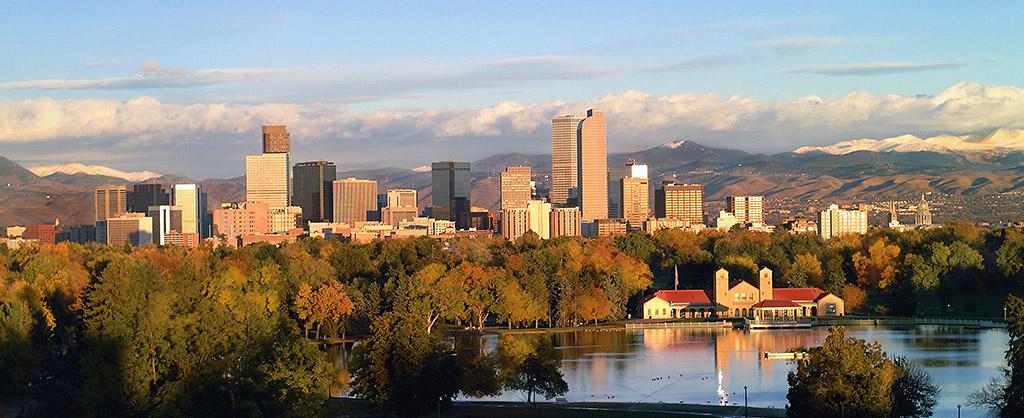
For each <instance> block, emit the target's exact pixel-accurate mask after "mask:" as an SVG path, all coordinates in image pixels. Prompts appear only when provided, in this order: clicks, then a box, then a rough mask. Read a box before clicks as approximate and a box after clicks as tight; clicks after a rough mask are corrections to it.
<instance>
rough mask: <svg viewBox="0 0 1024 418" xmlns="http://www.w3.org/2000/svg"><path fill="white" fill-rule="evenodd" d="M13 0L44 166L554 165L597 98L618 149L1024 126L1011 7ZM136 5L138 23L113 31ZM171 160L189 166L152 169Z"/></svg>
mask: <svg viewBox="0 0 1024 418" xmlns="http://www.w3.org/2000/svg"><path fill="white" fill-rule="evenodd" d="M4 7H5V9H4V12H5V14H6V15H8V16H13V17H16V18H15V19H12V25H10V26H8V27H5V28H3V29H0V33H2V34H4V35H6V36H7V37H8V38H9V39H14V40H16V41H15V42H11V43H10V44H11V45H12V48H11V51H10V55H9V57H10V59H9V60H7V61H6V62H5V63H4V64H0V125H4V126H6V127H8V128H7V129H5V130H3V131H0V144H3V146H4V149H5V152H4V154H5V156H6V157H8V158H11V159H13V160H16V161H19V162H23V163H25V164H26V165H27V166H42V165H53V164H68V163H85V164H98V165H104V166H108V167H113V168H117V169H119V170H123V171H141V170H152V171H156V172H160V173H165V174H176V175H188V176H189V177H194V178H196V179H202V178H224V177H227V176H228V174H229V173H235V172H238V170H237V168H238V167H242V166H244V161H243V158H242V157H241V156H242V155H252V154H256V153H258V152H259V147H260V144H258V143H257V144H253V143H251V141H247V140H246V138H248V137H251V135H252V134H253V133H254V132H258V129H259V128H258V127H259V126H260V125H264V124H285V125H288V126H290V127H292V129H293V130H294V132H293V136H294V139H295V141H297V142H298V143H300V144H302V147H298V148H297V149H300V151H299V152H297V153H296V155H294V157H295V158H294V160H295V161H310V160H314V159H326V160H330V161H335V162H336V163H337V164H338V166H339V167H351V168H369V167H374V166H379V165H382V164H386V165H394V166H399V167H406V168H413V167H419V166H422V165H424V164H426V163H427V162H429V161H437V160H442V159H458V160H472V159H475V158H480V157H483V156H485V155H487V153H488V152H490V151H503V152H510V151H516V152H525V153H544V152H545V149H547V148H549V144H548V143H547V129H546V125H547V121H549V120H550V118H551V117H552V115H559V114H567V113H575V114H582V113H583V112H584V111H585V110H586V109H588V108H599V109H603V110H604V111H605V113H606V116H607V117H608V118H609V119H610V120H617V121H619V122H620V123H618V124H617V125H616V126H610V127H609V133H608V143H609V151H611V152H621V151H624V150H634V149H642V148H645V147H651V146H654V145H657V144H660V143H664V142H669V141H674V140H678V139H686V140H693V141H698V142H701V143H705V144H707V145H709V146H720V147H729V148H738V149H743V150H746V151H752V152H778V151H785V150H792V149H795V148H797V147H799V146H803V145H825V144H829V143H833V142H836V141H840V140H846V139H857V138H862V137H869V138H877V137H888V136H896V135H900V134H915V135H930V134H937V133H951V134H963V133H972V132H979V131H984V130H990V129H995V128H999V127H1011V128H1013V127H1020V126H1021V125H1020V124H1021V122H1020V121H1021V120H1024V105H1022V104H1024V90H1022V89H1021V87H1020V86H1021V85H1022V84H1024V74H1021V73H1020V72H1019V71H1017V68H1019V66H1020V62H1019V58H1018V57H1020V56H1022V51H1021V48H1022V45H1024V43H1022V42H1020V40H1021V36H1022V35H1021V34H1020V33H1019V32H1018V31H1015V30H1013V27H1014V25H1013V22H1014V20H1013V16H1015V15H1019V14H1020V13H1019V12H1020V9H1021V6H1020V5H1018V4H1014V3H989V4H986V5H981V6H968V5H965V4H958V3H948V4H942V5H936V6H934V7H929V9H930V10H921V7H919V6H918V5H913V4H888V3H884V2H878V3H871V4H858V5H842V6H833V7H829V8H828V9H827V10H822V9H820V8H819V7H816V5H814V4H810V3H806V4H801V3H794V4H786V5H766V4H758V3H735V4H730V5H714V6H712V5H708V4H703V3H697V2H694V3H686V2H671V3H668V2H666V3H644V4H640V5H635V6H634V7H630V8H622V7H618V5H616V4H612V3H597V4H595V5H594V6H593V7H592V8H590V9H588V10H586V11H580V10H575V9H574V8H573V10H572V11H573V14H574V16H575V17H574V18H575V19H577V21H579V22H580V23H582V25H574V27H584V28H586V29H582V30H578V29H570V28H568V27H564V26H562V25H553V24H548V23H550V22H549V20H550V19H551V16H555V15H557V13H558V12H559V11H560V10H568V9H569V8H570V6H569V5H545V8H546V9H548V10H549V11H550V13H548V14H546V15H545V16H541V17H538V16H536V15H535V14H527V13H525V11H526V10H530V9H533V8H531V7H521V8H511V9H508V10H505V9H507V7H506V6H484V5H465V6H464V7H459V8H456V7H451V6H446V5H442V6H440V7H438V6H437V5H416V7H403V8H398V9H395V8H390V7H386V6H383V5H347V6H344V7H340V6H337V5H330V4H320V5H302V6H295V5H276V6H274V5H263V6H255V7H253V6H248V7H236V6H230V5H219V4H218V5H206V4H185V5H161V6H155V5H126V6H124V7H109V6H107V5H96V4H89V3H88V2H83V3H76V4H73V5H64V6H62V7H61V8H62V9H63V10H62V12H61V13H52V12H51V11H50V10H47V8H48V6H45V5H34V4H17V5H15V4H10V5H5V6H4ZM492 7H499V8H501V9H503V10H502V11H501V13H494V12H493V10H490V9H491V8H492ZM483 8H487V9H488V10H489V11H488V12H487V16H489V19H487V20H488V24H486V25H485V24H482V22H480V19H477V18H476V17H477V16H479V15H480V13H483V12H484V10H483ZM185 10H188V11H189V13H181V12H183V11H185ZM314 10H315V11H316V12H315V13H314V12H313V11H314ZM610 10H614V13H610ZM126 13H127V14H129V15H130V16H131V17H132V21H135V22H137V23H135V24H133V25H129V26H128V27H123V25H119V24H115V22H114V21H113V20H116V19H119V18H120V17H125V14H126ZM917 13H923V14H924V16H922V18H920V19H914V20H912V21H908V20H907V19H904V18H903V17H905V16H908V15H914V14H917ZM196 14H199V15H203V16H206V17H208V18H209V19H211V20H210V21H216V22H218V24H216V25H200V24H198V23H197V22H195V21H193V20H191V19H189V18H186V17H185V16H192V15H196ZM168 16H173V18H168ZM271 16H273V20H274V21H275V24H274V25H263V24H261V22H264V21H266V20H268V19H270V17H271ZM609 16H615V18H610V17H609ZM440 18H444V19H447V21H449V22H452V23H453V24H450V25H444V27H443V28H437V27H434V26H433V23H431V22H435V21H437V19H440ZM339 20H341V21H346V22H350V23H351V24H346V25H336V24H333V22H337V21H339ZM368 21H373V22H378V23H383V24H384V25H386V26H390V27H396V28H398V30H397V31H395V32H394V33H386V34H385V33H380V32H379V31H377V30H374V29H371V28H369V27H367V24H366V23H365V22H368ZM979 27H984V28H985V30H977V28H979ZM294 28H301V29H302V30H300V31H295V30H293V29H294ZM936 28H942V29H936ZM214 29H216V31H217V33H218V34H221V33H228V34H232V33H236V34H242V33H244V34H245V36H238V35H230V36H212V35H211V32H210V31H211V30H214ZM68 33H74V34H75V35H76V36H75V37H74V38H73V39H74V40H73V42H71V41H69V39H71V37H68V36H65V35H66V34H68ZM122 33H129V34H133V35H136V36H122ZM423 33H430V34H431V36H411V35H420V34H423ZM356 34H373V36H370V37H367V36H358V37H356V36H355V35H356ZM199 38H202V39H204V40H205V41H204V42H196V40H197V39H199ZM339 39H342V40H345V39H360V40H361V42H340V43H339V42H336V41H337V40H339ZM484 39H486V40H487V42H483V41H482V40H484ZM551 39H559V40H564V42H550V40H551ZM446 40H449V41H451V42H448V41H446ZM112 44H117V45H118V46H119V48H117V49H112V48H110V45H112ZM339 44H340V45H342V46H341V47H336V46H337V45H339ZM40 51H48V52H49V53H48V54H43V53H41V52H40ZM183 51H188V53H183ZM268 56H273V57H274V59H273V61H272V62H270V61H269V60H266V59H264V57H268ZM257 85H258V86H260V88H258V89H254V88H253V87H254V86H257ZM954 109H955V110H954ZM796 115H800V116H801V117H799V118H798V117H796ZM12 117H14V119H12ZM96 121H104V122H103V123H96ZM128 121H131V123H127V122H128ZM108 149H114V150H116V151H117V152H106V151H107V150H108ZM231 149H242V153H240V154H237V153H234V152H228V150H231ZM100 150H102V151H100ZM357 150H358V152H355V151H357ZM424 153H425V154H426V155H424ZM172 154H173V155H189V156H190V157H191V158H188V159H185V160H182V161H174V162H171V161H166V160H163V159H159V158H155V157H154V156H158V155H172ZM226 155H227V156H229V157H227V158H225V157H224V156H226Z"/></svg>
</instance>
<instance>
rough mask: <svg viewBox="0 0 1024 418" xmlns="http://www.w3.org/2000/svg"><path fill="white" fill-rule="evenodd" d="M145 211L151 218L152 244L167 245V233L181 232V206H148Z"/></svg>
mask: <svg viewBox="0 0 1024 418" xmlns="http://www.w3.org/2000/svg"><path fill="white" fill-rule="evenodd" d="M147 213H149V217H150V218H152V219H153V244H156V245H167V244H168V242H167V234H170V233H172V232H178V233H180V232H181V208H179V207H177V206H171V205H157V206H150V207H149V210H148V211H147Z"/></svg>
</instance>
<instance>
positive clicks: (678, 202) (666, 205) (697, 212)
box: [654, 181, 704, 224]
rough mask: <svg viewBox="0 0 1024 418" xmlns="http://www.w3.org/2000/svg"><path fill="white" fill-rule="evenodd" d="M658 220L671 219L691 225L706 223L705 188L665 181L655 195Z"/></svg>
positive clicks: (655, 211) (698, 185)
mask: <svg viewBox="0 0 1024 418" xmlns="http://www.w3.org/2000/svg"><path fill="white" fill-rule="evenodd" d="M654 213H655V217H657V218H671V219H678V220H681V221H684V222H686V223H689V224H702V223H704V186H703V185H700V184H675V183H674V182H671V181H664V182H662V184H661V187H660V188H659V189H658V190H657V191H655V193H654Z"/></svg>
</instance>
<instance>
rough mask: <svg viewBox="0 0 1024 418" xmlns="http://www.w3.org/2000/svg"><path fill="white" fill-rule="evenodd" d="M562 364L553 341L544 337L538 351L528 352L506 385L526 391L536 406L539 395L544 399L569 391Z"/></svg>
mask: <svg viewBox="0 0 1024 418" xmlns="http://www.w3.org/2000/svg"><path fill="white" fill-rule="evenodd" d="M561 364H562V360H561V355H560V354H559V353H558V351H557V350H555V348H554V346H553V345H552V344H551V341H549V340H547V339H544V340H542V343H541V344H539V345H538V346H537V348H536V351H534V352H533V353H530V354H528V355H527V356H526V358H524V359H523V360H522V362H520V363H519V364H518V365H517V366H516V367H515V368H514V371H513V372H512V374H511V376H510V377H509V381H508V383H507V384H506V387H508V388H509V389H511V390H518V391H522V392H526V401H527V402H529V403H530V404H531V405H534V406H536V405H537V395H540V396H543V397H544V399H551V398H554V397H555V396H559V395H564V394H565V393H566V392H568V391H569V385H568V384H567V383H566V382H565V379H563V377H562V372H561V370H559V368H560V367H561Z"/></svg>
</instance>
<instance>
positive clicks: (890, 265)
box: [853, 239, 900, 289]
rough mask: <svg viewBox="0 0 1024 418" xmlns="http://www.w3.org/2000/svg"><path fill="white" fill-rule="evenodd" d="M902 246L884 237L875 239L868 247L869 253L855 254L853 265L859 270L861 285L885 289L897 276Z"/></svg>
mask: <svg viewBox="0 0 1024 418" xmlns="http://www.w3.org/2000/svg"><path fill="white" fill-rule="evenodd" d="M899 255H900V247H897V246H896V245H892V244H888V243H887V242H886V241H885V240H884V239H878V240H875V242H874V243H872V244H871V245H870V246H869V247H868V251H867V254H866V255H865V254H864V253H862V252H858V253H856V254H854V255H853V266H854V269H855V270H856V271H857V282H858V283H859V284H860V285H861V286H866V285H869V286H872V287H876V288H879V289H885V288H886V287H887V286H889V285H890V284H892V283H893V279H895V278H896V259H897V257H899Z"/></svg>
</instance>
